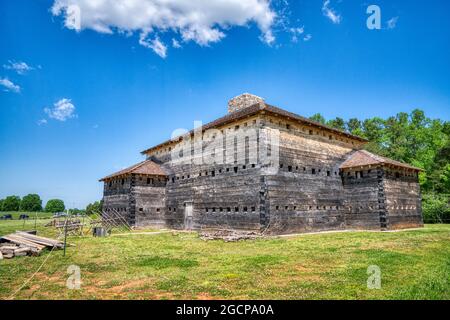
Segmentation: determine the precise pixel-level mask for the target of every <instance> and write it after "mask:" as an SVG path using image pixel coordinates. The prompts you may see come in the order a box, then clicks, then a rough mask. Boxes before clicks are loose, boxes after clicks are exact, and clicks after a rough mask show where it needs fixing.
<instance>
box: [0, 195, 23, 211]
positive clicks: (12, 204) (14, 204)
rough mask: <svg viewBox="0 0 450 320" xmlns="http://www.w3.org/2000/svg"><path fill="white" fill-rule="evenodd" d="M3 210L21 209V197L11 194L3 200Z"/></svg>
mask: <svg viewBox="0 0 450 320" xmlns="http://www.w3.org/2000/svg"><path fill="white" fill-rule="evenodd" d="M2 209H3V211H19V209H20V197H19V196H9V197H6V199H5V200H4V201H3V208H2Z"/></svg>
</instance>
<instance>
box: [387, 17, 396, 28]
mask: <svg viewBox="0 0 450 320" xmlns="http://www.w3.org/2000/svg"><path fill="white" fill-rule="evenodd" d="M397 21H398V17H393V18H391V19H389V20H388V21H387V28H388V29H394V28H395V27H396V26H397Z"/></svg>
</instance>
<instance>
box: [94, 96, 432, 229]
mask: <svg viewBox="0 0 450 320" xmlns="http://www.w3.org/2000/svg"><path fill="white" fill-rule="evenodd" d="M237 132H239V134H237ZM366 143H367V141H366V140H365V139H363V138H360V137H358V136H355V135H352V134H349V133H347V132H343V131H340V130H337V129H334V128H331V127H328V126H325V125H323V124H320V123H317V122H315V121H312V120H310V119H307V118H304V117H301V116H298V115H296V114H294V113H290V112H288V111H285V110H283V109H280V108H277V107H274V106H271V105H269V104H267V103H265V102H264V100H263V99H262V98H260V97H257V96H254V95H251V94H243V95H240V96H238V97H236V98H234V99H232V100H230V102H229V107H228V114H227V115H225V116H224V117H222V118H219V119H217V120H214V121H212V122H210V123H208V124H206V125H203V126H202V127H199V128H196V129H194V130H192V131H190V132H188V133H187V134H184V135H182V136H178V137H176V138H175V139H171V140H168V141H166V142H164V143H161V144H159V145H157V146H154V147H152V148H149V149H147V150H145V151H143V152H142V154H143V155H145V156H146V160H145V161H143V162H141V163H138V164H136V165H134V166H131V167H129V168H127V169H124V170H122V171H119V172H117V173H114V174H112V175H109V176H107V177H105V178H103V179H102V180H101V181H103V182H104V196H103V211H104V213H106V214H107V213H108V212H109V211H114V212H118V213H119V214H120V215H122V216H123V217H124V219H126V220H127V221H128V223H129V224H131V225H133V226H137V227H144V226H156V227H165V228H173V229H203V228H231V229H242V230H258V231H259V230H263V231H266V232H268V233H274V234H281V233H294V232H312V231H322V230H343V229H372V230H391V229H403V228H412V227H420V226H423V219H422V209H421V194H420V187H419V183H418V173H419V171H420V169H418V168H415V167H412V166H410V165H408V164H405V163H401V162H397V161H394V160H391V159H388V158H385V157H381V156H378V155H374V154H372V153H370V152H368V151H365V150H364V149H363V147H364V145H365V144H366Z"/></svg>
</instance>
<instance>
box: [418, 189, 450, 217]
mask: <svg viewBox="0 0 450 320" xmlns="http://www.w3.org/2000/svg"><path fill="white" fill-rule="evenodd" d="M422 211H423V220H424V222H425V223H450V199H449V197H448V196H445V195H435V194H429V195H424V197H423V205H422Z"/></svg>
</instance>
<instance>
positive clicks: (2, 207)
mask: <svg viewBox="0 0 450 320" xmlns="http://www.w3.org/2000/svg"><path fill="white" fill-rule="evenodd" d="M65 210H66V206H65V204H64V201H63V200H61V199H50V200H48V201H47V203H46V205H45V207H43V206H42V200H41V197H40V196H39V195H38V194H28V195H26V196H24V197H23V198H20V197H19V196H15V195H13V196H8V197H6V198H5V199H0V212H18V211H21V212H51V213H56V212H64V211H65ZM68 211H69V214H88V215H91V214H94V213H97V214H98V213H99V212H101V203H100V201H96V202H94V203H90V204H88V205H87V207H86V208H85V209H68Z"/></svg>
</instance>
